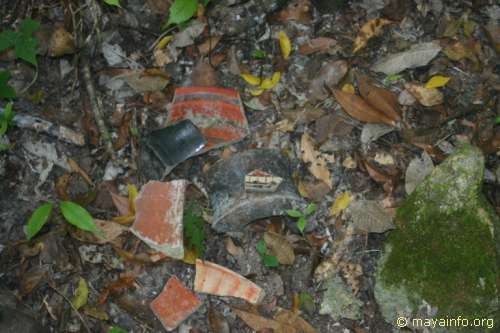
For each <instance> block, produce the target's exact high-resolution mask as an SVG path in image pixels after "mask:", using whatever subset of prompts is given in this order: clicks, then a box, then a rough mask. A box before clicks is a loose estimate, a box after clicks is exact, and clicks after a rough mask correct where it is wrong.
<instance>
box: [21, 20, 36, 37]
mask: <svg viewBox="0 0 500 333" xmlns="http://www.w3.org/2000/svg"><path fill="white" fill-rule="evenodd" d="M38 28H40V22H38V21H35V20H32V19H31V18H26V19H24V20H23V21H22V22H21V24H20V25H19V32H20V33H21V34H22V35H24V36H26V37H31V35H32V34H33V33H34V32H35V31H37V30H38Z"/></svg>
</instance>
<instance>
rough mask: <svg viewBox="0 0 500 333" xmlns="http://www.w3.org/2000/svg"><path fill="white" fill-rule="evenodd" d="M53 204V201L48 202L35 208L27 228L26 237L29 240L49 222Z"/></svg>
mask: <svg viewBox="0 0 500 333" xmlns="http://www.w3.org/2000/svg"><path fill="white" fill-rule="evenodd" d="M53 206H54V205H53V204H52V203H51V202H47V203H45V204H43V205H41V206H40V207H38V208H37V209H35V211H34V212H33V214H31V217H30V219H29V220H28V226H27V230H26V232H27V235H26V238H28V240H31V239H32V238H33V237H34V236H35V235H36V234H37V233H38V232H39V231H40V230H41V229H42V227H43V226H44V225H45V223H47V221H48V220H49V217H50V213H51V212H52V207H53Z"/></svg>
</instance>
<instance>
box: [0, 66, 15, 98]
mask: <svg viewBox="0 0 500 333" xmlns="http://www.w3.org/2000/svg"><path fill="white" fill-rule="evenodd" d="M9 79H10V72H9V71H1V72H0V98H15V97H16V91H15V90H14V88H12V87H11V86H10V85H9V84H8V83H7V82H8V81H9Z"/></svg>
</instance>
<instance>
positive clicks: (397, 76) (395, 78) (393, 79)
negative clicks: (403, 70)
mask: <svg viewBox="0 0 500 333" xmlns="http://www.w3.org/2000/svg"><path fill="white" fill-rule="evenodd" d="M402 78H403V75H401V74H392V75H388V76H387V77H386V78H385V79H384V81H387V82H388V83H392V82H396V81H399V80H400V79H402Z"/></svg>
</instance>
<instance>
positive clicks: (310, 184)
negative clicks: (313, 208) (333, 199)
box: [299, 179, 331, 202]
mask: <svg viewBox="0 0 500 333" xmlns="http://www.w3.org/2000/svg"><path fill="white" fill-rule="evenodd" d="M330 190H331V189H330V188H329V187H328V185H326V184H325V183H324V182H323V181H320V180H316V179H314V180H313V181H302V180H301V181H299V192H300V195H301V196H303V197H304V198H307V199H309V200H311V201H313V202H320V201H321V200H323V198H324V197H325V196H326V195H327V194H328V193H329V192H330Z"/></svg>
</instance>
